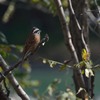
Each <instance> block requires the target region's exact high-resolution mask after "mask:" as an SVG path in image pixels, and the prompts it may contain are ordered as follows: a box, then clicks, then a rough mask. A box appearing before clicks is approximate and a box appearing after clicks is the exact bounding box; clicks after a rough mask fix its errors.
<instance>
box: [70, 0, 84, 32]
mask: <svg viewBox="0 0 100 100" xmlns="http://www.w3.org/2000/svg"><path fill="white" fill-rule="evenodd" d="M68 1H69V6H70V9H71V12H72V14H73V16H74V19H75V21H76V24H77V26H78V28H79V30H80V31H81V30H82V28H81V26H80V24H79V22H78V19H77V18H76V15H75V12H74V9H73V6H72V1H71V0H68Z"/></svg>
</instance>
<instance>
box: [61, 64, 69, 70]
mask: <svg viewBox="0 0 100 100" xmlns="http://www.w3.org/2000/svg"><path fill="white" fill-rule="evenodd" d="M67 67H68V66H67V65H65V64H63V65H61V66H60V71H63V70H65V69H66V68H67Z"/></svg>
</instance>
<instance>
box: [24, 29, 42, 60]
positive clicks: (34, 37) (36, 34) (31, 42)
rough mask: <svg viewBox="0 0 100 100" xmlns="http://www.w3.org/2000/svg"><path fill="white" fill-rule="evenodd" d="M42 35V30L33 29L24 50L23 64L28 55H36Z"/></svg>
mask: <svg viewBox="0 0 100 100" xmlns="http://www.w3.org/2000/svg"><path fill="white" fill-rule="evenodd" d="M40 33H41V30H40V29H39V28H37V27H33V28H32V31H31V32H30V34H29V36H28V38H27V40H26V42H25V45H24V48H23V57H22V62H23V61H24V59H25V57H26V56H27V55H29V54H30V53H33V54H34V52H35V50H36V48H37V46H38V44H39V43H40V38H41V36H40Z"/></svg>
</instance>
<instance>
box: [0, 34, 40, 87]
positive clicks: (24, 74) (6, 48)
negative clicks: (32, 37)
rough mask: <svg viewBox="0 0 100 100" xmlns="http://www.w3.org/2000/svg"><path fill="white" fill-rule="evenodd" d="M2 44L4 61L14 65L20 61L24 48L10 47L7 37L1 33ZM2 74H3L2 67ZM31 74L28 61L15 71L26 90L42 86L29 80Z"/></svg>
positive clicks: (0, 50) (36, 81)
mask: <svg viewBox="0 0 100 100" xmlns="http://www.w3.org/2000/svg"><path fill="white" fill-rule="evenodd" d="M0 43H1V44H0V54H1V55H2V56H3V58H4V59H6V60H7V62H8V63H9V64H10V62H11V63H12V62H13V61H18V60H19V59H20V56H19V54H20V53H21V52H22V49H23V48H22V46H19V45H11V44H10V45H9V43H8V41H7V38H6V36H5V35H4V34H3V33H2V32H1V33H0ZM0 72H2V69H1V67H0ZM30 72H31V66H30V64H29V62H28V60H27V61H25V62H23V64H22V67H21V68H19V69H16V70H14V75H15V77H16V78H17V79H18V81H19V83H20V84H21V86H23V87H24V88H26V87H33V86H35V87H36V86H39V84H40V83H39V81H38V80H31V79H30V78H29V75H30ZM7 83H9V82H7Z"/></svg>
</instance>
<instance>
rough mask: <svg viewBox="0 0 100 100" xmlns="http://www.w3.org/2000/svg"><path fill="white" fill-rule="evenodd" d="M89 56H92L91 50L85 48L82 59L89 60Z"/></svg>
mask: <svg viewBox="0 0 100 100" xmlns="http://www.w3.org/2000/svg"><path fill="white" fill-rule="evenodd" d="M89 57H90V54H89V52H87V51H86V49H83V50H82V59H83V60H85V61H88V60H89Z"/></svg>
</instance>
